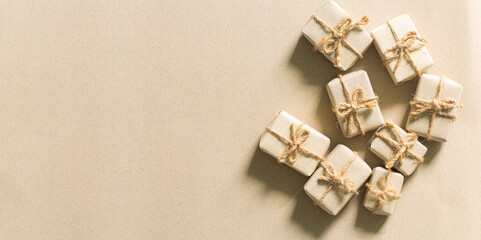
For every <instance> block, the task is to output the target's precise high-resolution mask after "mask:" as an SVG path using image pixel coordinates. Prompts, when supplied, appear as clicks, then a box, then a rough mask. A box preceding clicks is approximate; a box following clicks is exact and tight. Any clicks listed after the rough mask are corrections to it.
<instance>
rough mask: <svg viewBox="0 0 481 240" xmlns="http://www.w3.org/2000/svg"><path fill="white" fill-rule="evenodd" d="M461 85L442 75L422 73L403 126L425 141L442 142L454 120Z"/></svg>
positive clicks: (459, 105) (458, 106) (458, 105)
mask: <svg viewBox="0 0 481 240" xmlns="http://www.w3.org/2000/svg"><path fill="white" fill-rule="evenodd" d="M462 92H463V86H461V84H459V83H457V82H455V81H453V80H451V79H449V78H447V77H444V76H441V77H439V76H436V75H432V74H423V75H422V76H421V78H420V79H419V82H418V86H417V89H416V93H415V95H414V99H413V100H412V101H411V102H410V105H411V111H410V112H409V117H408V120H407V123H406V129H407V130H408V131H410V132H414V133H416V134H418V135H419V136H422V137H425V138H426V139H428V140H434V141H438V142H446V141H447V137H448V134H449V130H450V129H451V125H452V123H453V121H454V120H455V119H456V112H457V109H458V108H462V107H463V105H462V104H459V101H460V99H461V94H462Z"/></svg>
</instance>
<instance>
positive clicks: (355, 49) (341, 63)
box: [302, 1, 372, 71]
mask: <svg viewBox="0 0 481 240" xmlns="http://www.w3.org/2000/svg"><path fill="white" fill-rule="evenodd" d="M368 22H369V19H368V18H367V17H363V18H362V19H361V20H360V21H357V22H356V21H355V20H353V19H352V18H350V17H349V16H348V15H347V13H346V12H345V11H344V10H343V9H342V8H341V7H340V6H339V5H338V4H337V3H335V2H333V1H329V2H326V3H325V4H324V5H323V6H322V7H321V8H320V9H319V10H318V11H317V12H316V13H315V14H313V15H312V16H311V18H310V19H309V21H308V22H307V23H306V25H305V26H304V28H303V29H302V34H303V35H304V37H306V38H307V40H309V42H311V43H312V45H314V50H315V51H319V52H321V53H322V54H323V55H324V56H326V57H327V58H328V59H329V60H330V61H331V62H332V63H333V64H334V66H335V67H336V68H339V69H341V70H343V71H345V70H347V69H349V68H350V67H351V66H352V65H354V63H355V62H356V61H357V59H359V58H362V54H363V53H364V52H365V51H366V49H367V48H368V47H369V46H370V45H371V42H372V38H371V36H370V35H369V33H367V32H366V31H364V30H363V29H362V28H361V27H360V26H361V25H366V24H367V23H368Z"/></svg>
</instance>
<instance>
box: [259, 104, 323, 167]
mask: <svg viewBox="0 0 481 240" xmlns="http://www.w3.org/2000/svg"><path fill="white" fill-rule="evenodd" d="M302 124H303V122H302V121H300V120H299V119H297V118H295V117H293V116H291V115H290V114H288V113H287V112H284V111H280V112H279V113H278V114H277V116H276V117H275V118H274V120H272V122H271V124H270V126H269V127H270V129H272V130H273V131H275V132H276V133H278V134H279V135H281V136H282V137H283V138H285V139H288V140H289V141H292V134H291V125H292V126H293V127H294V129H297V127H299V126H301V125H302ZM301 129H302V130H307V131H308V132H309V136H308V137H307V139H306V140H305V142H303V143H302V144H301V145H300V146H302V148H304V149H306V150H308V151H310V152H312V153H314V154H315V155H317V156H319V157H323V156H324V154H326V152H327V150H328V149H329V145H330V143H331V140H329V138H328V137H326V136H325V135H323V134H322V133H320V132H318V131H316V130H315V129H313V128H311V127H310V126H308V125H306V124H304V125H303V126H302V127H301ZM287 145H288V144H286V143H285V142H284V141H282V140H281V139H279V137H277V136H276V135H275V134H273V133H272V132H270V131H268V130H266V131H265V132H264V133H263V134H262V136H261V139H260V142H259V148H260V149H261V150H262V151H264V152H266V153H268V154H269V155H271V156H273V157H275V158H277V159H279V158H280V157H281V156H282V155H283V154H284V152H285V151H286V149H287ZM295 151H298V152H297V158H296V160H295V162H293V163H291V162H290V161H287V160H286V159H282V161H281V162H282V163H284V164H286V165H288V166H290V167H292V168H294V169H295V170H297V171H299V172H300V173H302V174H304V175H305V176H311V175H312V173H313V172H314V171H315V170H316V168H317V166H318V164H319V160H318V159H316V158H313V157H310V156H308V155H307V154H304V153H303V152H302V151H301V150H299V149H297V150H295Z"/></svg>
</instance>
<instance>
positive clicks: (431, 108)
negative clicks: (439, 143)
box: [409, 75, 464, 140]
mask: <svg viewBox="0 0 481 240" xmlns="http://www.w3.org/2000/svg"><path fill="white" fill-rule="evenodd" d="M443 86H444V75H442V76H441V78H440V80H439V84H438V89H437V91H436V96H435V97H434V99H433V100H424V99H420V98H418V97H415V98H414V99H413V100H412V101H411V102H409V104H410V105H411V112H410V113H409V116H410V117H412V118H414V119H416V118H417V117H418V116H419V115H420V114H422V113H424V112H431V113H432V114H431V120H430V122H429V128H428V131H427V133H426V139H427V140H430V139H431V131H432V128H433V124H434V119H435V118H436V115H439V116H444V117H447V118H451V119H453V120H456V115H455V114H453V113H451V110H453V109H454V108H463V107H464V106H463V105H462V104H457V103H456V100H454V99H452V98H443V99H441V91H442V88H443Z"/></svg>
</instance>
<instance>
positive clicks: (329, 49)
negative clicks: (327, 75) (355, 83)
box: [311, 14, 369, 68]
mask: <svg viewBox="0 0 481 240" xmlns="http://www.w3.org/2000/svg"><path fill="white" fill-rule="evenodd" d="M311 18H313V19H314V20H316V22H318V23H319V24H320V25H321V26H322V27H323V28H324V29H325V30H326V32H328V34H326V35H325V36H324V37H323V38H322V39H321V41H320V42H319V43H317V44H316V45H314V51H320V52H322V53H324V54H326V55H329V56H331V55H332V54H334V58H333V59H332V62H333V63H334V66H335V67H337V68H339V67H340V63H341V46H342V45H343V44H344V45H345V46H346V47H347V48H348V49H349V50H351V51H352V52H354V53H355V54H356V55H357V56H359V58H362V53H360V52H359V51H357V50H356V49H354V47H353V46H352V45H351V44H349V43H348V42H347V41H346V34H347V33H348V32H349V31H351V30H352V29H354V28H356V27H358V26H360V25H366V24H368V23H369V18H367V17H366V16H364V17H362V18H361V20H360V21H358V22H354V20H353V19H352V18H350V17H348V16H346V17H343V18H342V19H341V21H340V22H339V23H338V24H337V25H336V26H334V27H330V26H329V25H327V23H325V22H324V21H322V20H321V19H320V18H319V17H317V15H316V14H312V16H311Z"/></svg>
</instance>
